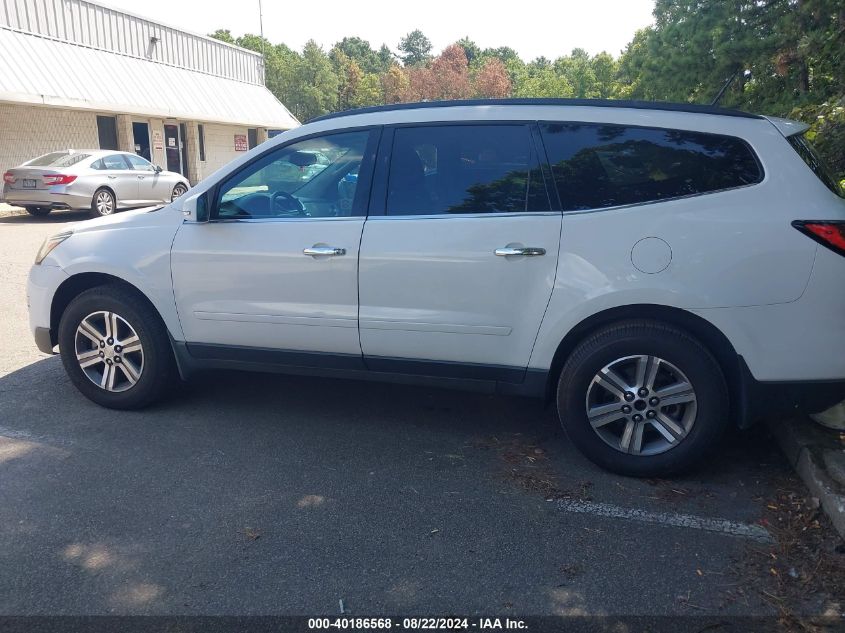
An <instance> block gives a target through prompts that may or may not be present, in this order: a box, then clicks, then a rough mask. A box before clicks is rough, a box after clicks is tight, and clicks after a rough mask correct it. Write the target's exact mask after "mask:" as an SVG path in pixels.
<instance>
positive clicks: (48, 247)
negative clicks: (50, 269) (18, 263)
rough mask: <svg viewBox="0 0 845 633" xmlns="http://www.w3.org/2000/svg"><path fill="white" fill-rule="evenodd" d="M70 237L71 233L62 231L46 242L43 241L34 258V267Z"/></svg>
mask: <svg viewBox="0 0 845 633" xmlns="http://www.w3.org/2000/svg"><path fill="white" fill-rule="evenodd" d="M71 235H73V231H62V232H61V233H56V234H55V235H51V236H50V237H48V238H47V239H46V240H44V243H43V244H42V245H41V248H39V249H38V255H36V256H35V265H36V266H37V265H38V264H40V263H41V262H43V261H44V258H45V257H47V255H49V254H50V253H51V252H52V251H53V249H54V248H56V247H57V246H58V245H59V244H61V243H62V242H64V241H65V240H66V239H67V238H69V237H70V236H71Z"/></svg>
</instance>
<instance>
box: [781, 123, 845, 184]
mask: <svg viewBox="0 0 845 633" xmlns="http://www.w3.org/2000/svg"><path fill="white" fill-rule="evenodd" d="M787 140H788V141H789V144H790V145H792V147H793V148H795V151H796V152H798V155H799V156H800V157H801V159H802V160H803V161H804V162H805V163H807V166H808V167H809V168H810V169H812V170H813V172H814V173H815V174H816V176H818V178H819V180H821V181H822V182H823V183H824V184H825V186H826V187H827V188H828V189H830V190H831V191H832V192H833V193H835V194H836V195H837V196H840V197H842V198H845V192H843V191H842V188H841V187H840V186H839V184H838V183H837V182H836V178H834V177H833V172H832V171H831V170H830V168H829V167H828V166H827V165H826V164H825V162H824V161H823V160H822V157H821V156H820V155H819V153H818V152H817V151H816V148H815V147H813V144H812V143H811V142H810V139H808V138H807V137H806V136H804V135H803V134H797V135H795V136H790V137H789V138H788V139H787Z"/></svg>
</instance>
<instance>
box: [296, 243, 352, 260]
mask: <svg viewBox="0 0 845 633" xmlns="http://www.w3.org/2000/svg"><path fill="white" fill-rule="evenodd" d="M302 254H303V255H310V256H311V257H337V256H338V255H346V249H345V248H335V247H334V246H317V245H316V244H315V245H314V246H312V247H311V248H303V249H302Z"/></svg>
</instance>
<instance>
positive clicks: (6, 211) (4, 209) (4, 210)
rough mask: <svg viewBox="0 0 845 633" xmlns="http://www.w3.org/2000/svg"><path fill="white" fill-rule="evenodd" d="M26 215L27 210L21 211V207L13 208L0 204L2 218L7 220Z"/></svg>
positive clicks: (0, 216)
mask: <svg viewBox="0 0 845 633" xmlns="http://www.w3.org/2000/svg"><path fill="white" fill-rule="evenodd" d="M25 213H26V209H21V208H20V207H13V206H10V205H8V204H4V203H2V202H0V218H6V217H9V216H11V215H22V214H25Z"/></svg>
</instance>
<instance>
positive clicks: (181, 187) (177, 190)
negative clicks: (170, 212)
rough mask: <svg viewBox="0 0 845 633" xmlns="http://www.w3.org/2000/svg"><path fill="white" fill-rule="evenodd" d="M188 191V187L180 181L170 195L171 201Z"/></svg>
mask: <svg viewBox="0 0 845 633" xmlns="http://www.w3.org/2000/svg"><path fill="white" fill-rule="evenodd" d="M187 191H188V188H187V187H186V186H185V185H183V184H182V183H181V182H180V183H179V184H178V185H176V186H175V187H173V193H172V194H171V196H170V201H171V202H173V201H174V200H176V198H178V197H179V196H183V195H185V192H187Z"/></svg>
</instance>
